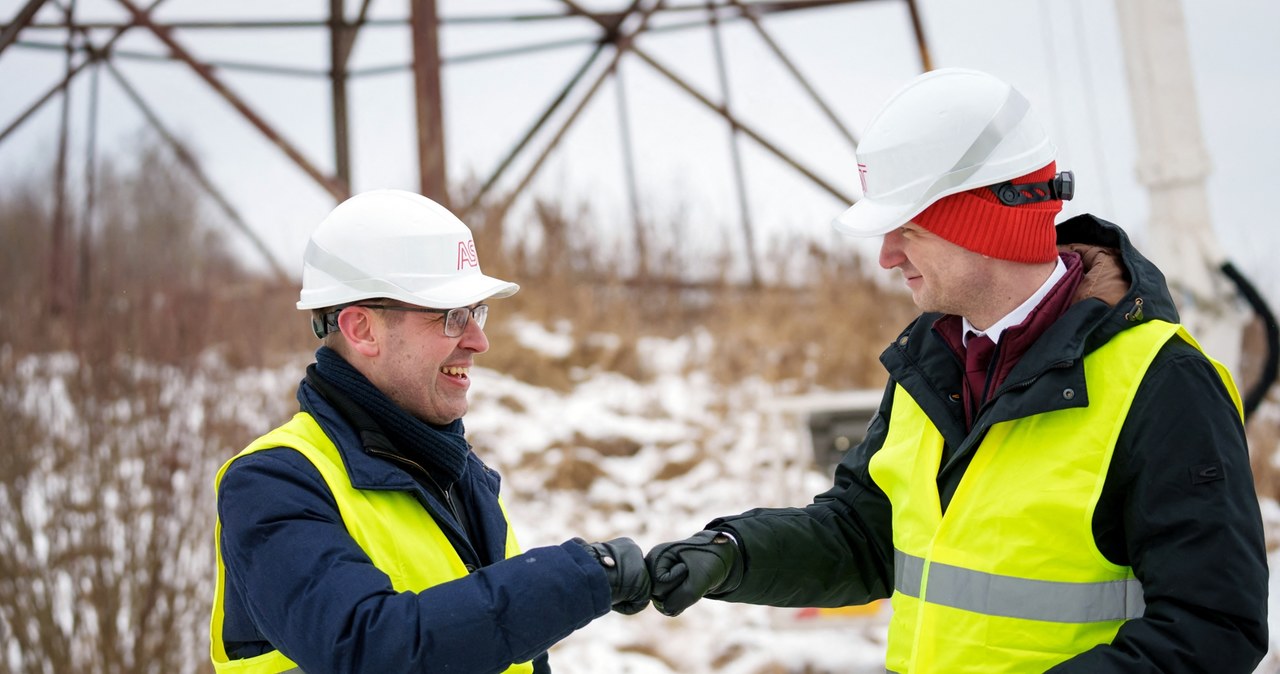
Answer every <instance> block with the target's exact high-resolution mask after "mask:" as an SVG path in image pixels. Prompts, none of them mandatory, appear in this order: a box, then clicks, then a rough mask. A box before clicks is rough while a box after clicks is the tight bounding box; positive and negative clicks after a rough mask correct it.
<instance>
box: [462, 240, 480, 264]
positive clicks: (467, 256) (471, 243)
mask: <svg viewBox="0 0 1280 674" xmlns="http://www.w3.org/2000/svg"><path fill="white" fill-rule="evenodd" d="M463 265H465V266H468V267H479V266H480V258H478V257H476V242H475V240H474V239H467V240H466V241H459V242H458V269H462V267H463Z"/></svg>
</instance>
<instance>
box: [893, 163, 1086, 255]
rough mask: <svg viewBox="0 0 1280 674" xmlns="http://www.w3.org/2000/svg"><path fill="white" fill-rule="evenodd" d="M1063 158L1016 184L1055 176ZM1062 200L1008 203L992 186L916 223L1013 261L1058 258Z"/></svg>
mask: <svg viewBox="0 0 1280 674" xmlns="http://www.w3.org/2000/svg"><path fill="white" fill-rule="evenodd" d="M1056 174H1057V162H1049V165H1048V166H1045V167H1044V168H1042V169H1040V170H1038V171H1032V172H1031V173H1028V174H1026V175H1024V176H1022V177H1020V178H1014V179H1013V180H1011V181H1010V182H1012V183H1013V184H1015V185H1025V184H1027V183H1043V182H1048V181H1050V180H1053V177H1054V175H1056ZM1061 210H1062V201H1061V200H1059V199H1050V200H1049V201H1040V202H1036V203H1030V204H1019V205H1017V206H1005V205H1004V204H1002V203H1000V199H999V198H997V197H996V194H995V192H992V191H991V190H990V189H989V188H987V187H978V188H975V189H972V190H969V191H967V192H960V193H959V194H952V195H950V196H947V197H943V198H941V199H939V200H937V201H935V202H933V204H931V205H930V206H929V207H928V208H926V209H924V211H922V212H921V213H920V214H919V215H917V216H916V217H914V218H912V222H914V223H916V224H917V225H920V226H921V227H923V228H925V229H927V230H929V231H930V232H933V233H934V234H937V235H938V236H940V237H942V238H944V239H946V240H947V241H950V242H951V243H954V244H956V245H957V246H960V247H962V248H966V249H968V250H971V251H973V252H975V253H981V254H983V255H986V256H989V257H994V258H999V259H1001V260H1011V261H1013V262H1052V261H1053V260H1055V259H1057V257H1058V247H1057V241H1058V237H1057V231H1056V230H1055V229H1054V228H1053V219H1054V217H1055V216H1057V215H1058V213H1059V212H1060V211H1061Z"/></svg>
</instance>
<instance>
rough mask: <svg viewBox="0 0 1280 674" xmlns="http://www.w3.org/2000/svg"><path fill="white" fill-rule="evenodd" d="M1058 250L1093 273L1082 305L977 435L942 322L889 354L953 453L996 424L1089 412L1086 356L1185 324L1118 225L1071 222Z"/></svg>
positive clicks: (902, 339) (1039, 346) (1042, 344)
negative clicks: (1155, 328) (1124, 335)
mask: <svg viewBox="0 0 1280 674" xmlns="http://www.w3.org/2000/svg"><path fill="white" fill-rule="evenodd" d="M1058 245H1059V246H1060V247H1063V248H1065V249H1068V250H1073V251H1075V252H1078V253H1080V254H1081V258H1082V261H1083V263H1084V265H1085V277H1084V279H1082V281H1081V283H1080V285H1079V287H1078V288H1077V293H1076V297H1075V300H1074V303H1073V304H1072V305H1071V307H1070V308H1069V309H1067V311H1066V313H1064V314H1063V315H1062V317H1061V318H1059V319H1058V321H1056V322H1055V323H1054V324H1053V325H1051V326H1049V328H1048V329H1047V330H1046V331H1045V332H1044V334H1042V335H1041V336H1040V338H1039V339H1037V340H1036V342H1035V343H1034V344H1032V345H1031V346H1030V348H1028V350H1027V352H1026V353H1025V354H1024V355H1023V357H1022V359H1021V361H1019V362H1018V364H1017V365H1016V366H1015V367H1014V368H1013V370H1012V371H1011V372H1010V373H1009V377H1008V378H1007V379H1006V380H1005V382H1004V384H1002V385H1001V387H1000V389H999V390H998V391H996V392H995V395H994V400H993V402H992V404H991V405H990V407H989V409H987V410H986V411H985V412H984V413H983V414H982V416H981V417H980V418H979V420H978V423H977V424H975V426H974V428H973V430H972V432H970V433H966V432H965V424H964V406H963V403H962V400H963V399H962V397H961V391H960V389H961V377H962V376H963V372H962V368H961V365H960V364H959V363H958V361H957V360H956V357H955V355H954V354H953V353H952V351H951V349H950V348H949V347H948V346H947V345H946V344H945V343H944V342H943V340H942V339H941V338H940V337H939V336H938V335H936V334H935V333H934V332H933V330H932V326H933V324H934V322H935V321H937V320H938V319H940V318H942V314H937V313H928V314H922V315H921V316H919V317H918V318H916V320H915V321H913V322H912V323H911V324H910V325H908V326H907V327H906V329H905V330H903V332H902V333H901V334H899V335H898V338H897V339H895V340H894V342H893V343H892V344H891V345H890V346H889V348H887V349H885V351H884V353H882V354H881V356H880V362H881V363H883V364H884V366H885V369H886V370H888V371H889V376H890V378H891V379H892V380H893V381H894V382H896V383H898V384H899V385H901V386H902V387H903V388H904V389H906V390H907V392H908V393H910V394H911V396H912V398H914V399H915V400H916V402H917V403H918V404H919V405H920V407H921V409H922V410H923V411H924V412H925V414H927V415H928V416H929V418H930V419H931V420H932V421H933V422H934V425H935V426H937V428H938V430H939V431H941V432H942V435H943V437H944V438H945V440H946V442H947V444H948V445H949V446H951V447H956V448H960V449H961V450H963V449H964V446H965V444H966V443H968V444H973V443H974V442H976V441H977V440H979V439H980V438H981V437H982V436H983V435H985V433H986V429H987V428H989V427H990V426H991V425H992V424H994V423H999V422H1001V421H1008V420H1010V419H1017V418H1022V417H1026V416H1029V415H1032V414H1039V413H1043V412H1048V411H1052V410H1057V409H1066V408H1071V407H1084V406H1086V405H1088V390H1087V387H1086V382H1085V380H1084V366H1083V363H1082V362H1081V359H1082V358H1083V357H1084V355H1085V354H1087V353H1089V352H1091V351H1093V350H1094V349H1096V348H1098V347H1099V346H1101V345H1102V344H1105V343H1106V342H1107V341H1108V340H1110V339H1111V338H1112V337H1114V336H1115V335H1116V334H1118V333H1119V332H1121V331H1122V330H1126V329H1128V328H1129V327H1132V326H1134V325H1137V324H1138V323H1141V322H1143V321H1147V320H1151V319H1153V318H1159V319H1162V320H1166V321H1170V322H1177V321H1178V312H1177V309H1176V308H1175V306H1174V304H1173V298H1172V296H1171V295H1170V294H1169V290H1168V287H1167V286H1166V284H1165V281H1164V275H1163V274H1161V273H1160V270H1159V269H1157V268H1156V267H1155V265H1153V264H1152V263H1151V262H1150V261H1149V260H1147V259H1146V258H1145V257H1143V256H1142V255H1141V254H1140V253H1138V251H1137V250H1136V249H1134V248H1133V246H1132V244H1131V243H1130V241H1129V237H1128V236H1127V235H1125V233H1124V231H1123V230H1121V229H1120V228H1119V227H1117V226H1116V225H1114V224H1112V223H1109V222H1106V221H1104V220H1101V219H1099V218H1096V217H1094V216H1091V215H1081V216H1077V217H1074V218H1071V219H1070V220H1067V221H1065V222H1063V223H1062V224H1060V225H1058ZM1139 300H1141V301H1140V302H1139ZM957 453H962V452H957Z"/></svg>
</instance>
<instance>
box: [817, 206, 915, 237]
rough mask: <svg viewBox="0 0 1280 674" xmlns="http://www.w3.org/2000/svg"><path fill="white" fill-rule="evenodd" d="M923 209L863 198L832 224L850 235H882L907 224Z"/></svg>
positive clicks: (836, 228) (842, 232) (837, 229)
mask: <svg viewBox="0 0 1280 674" xmlns="http://www.w3.org/2000/svg"><path fill="white" fill-rule="evenodd" d="M921 210H924V209H922V208H918V207H916V206H915V205H914V204H907V205H905V206H904V205H896V204H895V205H888V204H884V203H881V202H877V201H875V200H874V199H867V198H863V199H861V200H860V201H858V202H857V203H855V204H853V205H852V206H850V207H849V208H848V209H846V210H845V212H843V213H841V214H840V215H838V216H836V218H835V219H834V220H832V221H831V226H832V227H834V228H835V230H836V231H837V232H840V233H841V234H847V235H849V236H857V237H871V236H881V235H884V234H888V233H889V232H892V231H893V230H895V229H897V228H899V227H901V226H903V225H905V224H907V223H908V222H910V221H911V218H914V217H915V216H916V215H917V214H918V213H919V212H920V211H921Z"/></svg>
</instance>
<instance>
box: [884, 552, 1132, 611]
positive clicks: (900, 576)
mask: <svg viewBox="0 0 1280 674" xmlns="http://www.w3.org/2000/svg"><path fill="white" fill-rule="evenodd" d="M924 565H925V560H924V559H923V558H920V557H915V556H912V555H908V554H906V553H904V552H902V551H901V550H894V551H893V575H894V581H893V586H894V588H893V589H894V590H896V591H898V592H901V593H902V594H905V595H907V596H909V597H915V598H916V599H919V598H920V585H921V583H922V582H923V579H924ZM925 601H927V602H929V603H931V604H941V605H942V606H950V607H952V608H958V609H963V610H966V611H973V612H974V613H981V614H983V615H993V616H1002V617H1006V618H1021V619H1023V620H1043V621H1046V622H1056V623H1092V622H1103V621H1108V620H1133V619H1134V618H1141V617H1142V613H1143V611H1144V610H1145V609H1146V607H1147V603H1146V600H1144V599H1143V595H1142V583H1140V582H1139V581H1138V580H1137V579H1130V580H1112V581H1103V582H1100V583H1063V582H1058V581H1052V580H1028V579H1026V578H1015V577H1013V576H999V575H996V574H991V573H982V572H980V571H973V570H970V569H964V568H961V567H958V566H951V565H949V564H941V563H938V562H934V563H933V564H931V565H930V566H929V593H928V596H927V597H926V598H925Z"/></svg>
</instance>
